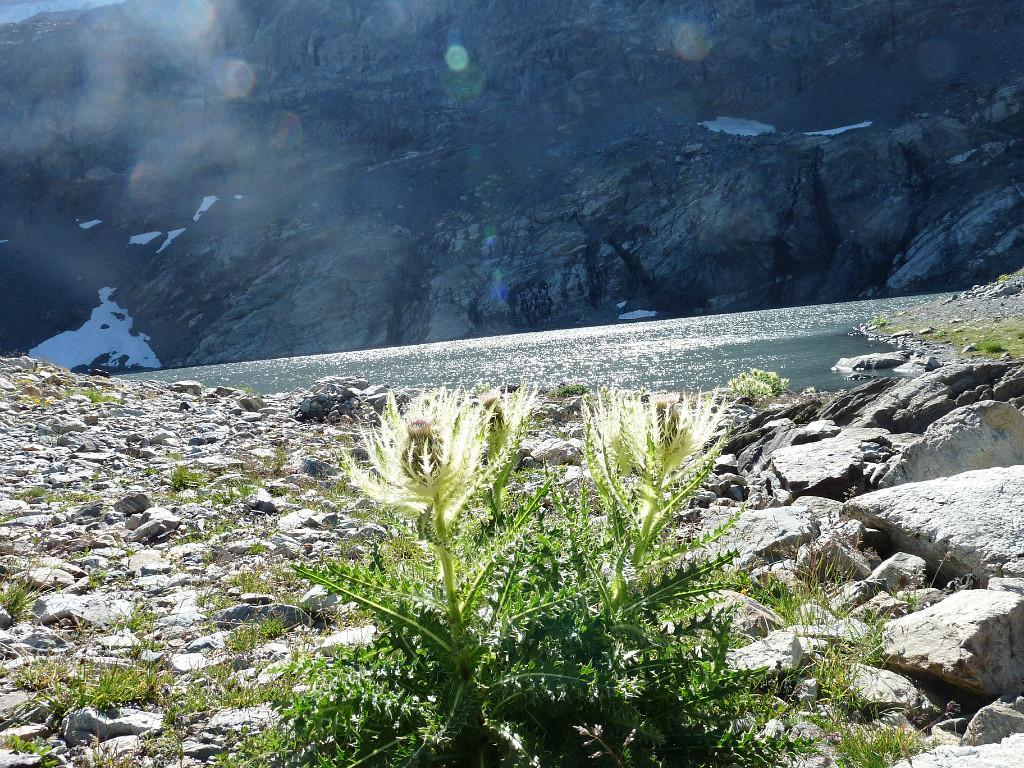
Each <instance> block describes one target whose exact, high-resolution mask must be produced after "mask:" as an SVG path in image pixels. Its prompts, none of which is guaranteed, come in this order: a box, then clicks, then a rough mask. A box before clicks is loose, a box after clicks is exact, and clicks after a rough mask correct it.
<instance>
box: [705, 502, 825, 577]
mask: <svg viewBox="0 0 1024 768" xmlns="http://www.w3.org/2000/svg"><path fill="white" fill-rule="evenodd" d="M734 511H735V510H734V509H732V508H726V509H724V510H722V509H721V508H718V509H717V510H713V511H712V512H711V514H709V515H708V517H707V518H705V520H704V532H706V533H708V532H710V531H712V530H714V529H715V528H717V527H719V526H720V525H722V524H723V523H725V522H726V521H727V520H728V519H729V517H730V516H731V515H732V514H733V513H734ZM816 532H817V526H816V525H815V522H814V517H813V515H812V514H811V512H810V510H808V509H806V508H804V507H773V508H771V509H748V510H746V511H744V512H742V513H741V514H740V516H739V518H738V519H737V520H736V522H735V523H734V524H733V525H732V527H730V528H729V529H728V530H727V531H726V532H725V534H724V535H723V536H722V537H721V538H719V539H718V540H717V541H716V542H714V544H712V545H711V547H710V549H711V550H712V551H713V552H724V551H726V550H736V551H738V552H739V558H738V560H737V565H740V566H745V565H749V564H751V563H753V562H754V561H755V560H757V559H762V560H775V559H779V558H780V557H787V556H793V555H795V554H796V553H797V551H798V550H799V548H800V545H802V544H805V543H806V542H808V541H810V540H811V538H812V537H813V536H814V535H815V533H816Z"/></svg>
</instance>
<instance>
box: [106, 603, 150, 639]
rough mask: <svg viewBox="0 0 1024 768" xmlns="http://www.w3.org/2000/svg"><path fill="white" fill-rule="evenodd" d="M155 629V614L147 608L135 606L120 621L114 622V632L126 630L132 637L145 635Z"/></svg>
mask: <svg viewBox="0 0 1024 768" xmlns="http://www.w3.org/2000/svg"><path fill="white" fill-rule="evenodd" d="M155 627H156V614H155V613H153V612H152V611H150V610H149V609H147V608H143V607H140V606H135V608H134V609H133V610H132V612H131V614H130V615H129V616H127V617H126V618H124V619H122V620H121V621H118V622H115V623H114V625H113V629H114V630H115V631H117V630H122V629H127V630H128V631H129V632H131V633H132V634H134V635H146V634H149V633H150V632H152V631H153V630H154V629H155Z"/></svg>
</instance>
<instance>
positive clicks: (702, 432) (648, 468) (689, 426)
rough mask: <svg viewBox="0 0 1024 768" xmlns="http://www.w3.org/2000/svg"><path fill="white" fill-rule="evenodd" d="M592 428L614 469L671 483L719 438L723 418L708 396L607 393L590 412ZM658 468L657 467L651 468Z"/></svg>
mask: <svg viewBox="0 0 1024 768" xmlns="http://www.w3.org/2000/svg"><path fill="white" fill-rule="evenodd" d="M587 410H588V413H587V418H588V427H589V428H590V429H592V430H594V431H595V432H596V436H597V438H598V439H597V440H595V445H596V447H597V449H598V450H599V451H600V452H602V453H603V456H602V457H601V458H602V459H603V460H604V461H606V462H607V463H608V465H609V467H610V468H613V469H617V470H618V471H619V472H620V473H622V474H631V473H633V472H644V473H648V474H654V475H656V476H660V477H662V478H664V479H665V481H666V482H671V480H672V479H673V476H674V475H675V474H677V473H678V472H679V471H680V470H682V469H685V468H687V467H688V466H689V464H690V460H691V459H692V458H693V457H694V456H696V455H697V454H698V453H699V452H700V450H701V448H703V446H704V445H706V444H707V443H708V442H710V440H711V439H712V438H713V437H714V435H715V432H716V431H717V430H718V426H719V422H720V417H719V415H718V414H717V413H716V412H715V410H714V405H713V403H712V401H711V399H710V398H708V397H706V396H703V395H696V396H682V397H679V396H676V395H659V396H655V397H649V398H645V397H644V396H643V395H641V394H639V393H635V392H619V391H612V392H606V393H602V395H601V396H600V397H599V398H598V399H597V402H596V403H595V404H594V405H593V406H590V407H588V409H587ZM652 462H653V465H652Z"/></svg>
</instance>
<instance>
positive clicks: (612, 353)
mask: <svg viewBox="0 0 1024 768" xmlns="http://www.w3.org/2000/svg"><path fill="white" fill-rule="evenodd" d="M932 298H935V297H934V296H917V297H907V298H899V299H881V300H875V301H861V302H849V303H844V304H822V305H817V306H809V307H790V308H786V309H771V310H763V311H759V312H742V313H736V314H728V315H712V316H707V317H690V318H682V319H678V320H664V321H659V322H645V323H630V324H623V325H612V326H597V327H591V328H572V329H568V330H560V331H546V332H543V333H524V334H518V335H513V336H491V337H487V338H482V339H467V340H463V341H451V342H441V343H437V344H420V345H416V346H408V347H392V348H389V349H373V350H365V351H361V352H342V353H337V354H327V355H311V356H307V357H291V358H279V359H275V360H257V361H253V362H247V363H227V364H224V365H211V366H204V367H200V368H183V369H176V370H167V371H157V372H149V373H144V374H135V375H134V376H133V378H145V379H159V380H163V381H174V380H178V379H186V378H187V379H198V380H199V381H202V382H203V383H205V384H208V385H211V386H212V385H225V386H248V387H253V388H255V389H257V390H259V391H262V392H280V391H286V390H291V389H297V388H300V387H305V386H308V385H309V384H310V383H311V382H312V381H314V380H316V379H318V378H320V377H323V376H330V375H358V376H363V377H365V378H367V379H368V380H369V381H370V382H371V383H374V384H388V385H393V386H416V387H421V386H437V385H448V386H455V385H464V386H474V385H477V384H482V383H491V384H502V383H514V382H519V381H523V380H525V381H529V382H532V383H536V384H537V385H539V386H555V385H557V384H559V383H562V382H579V383H582V384H587V385H589V386H592V387H595V386H619V387H648V388H651V389H708V388H711V387H716V386H720V385H722V384H725V383H726V382H727V381H728V380H729V379H730V378H731V377H733V376H735V375H736V374H737V373H738V372H740V371H743V370H746V369H748V368H765V369H769V370H774V371H778V372H779V373H780V374H782V375H783V376H786V377H787V378H789V379H791V380H792V386H793V387H794V388H800V389H802V388H804V387H816V388H817V389H838V388H842V387H845V386H849V384H850V383H849V382H848V381H847V380H846V379H844V378H843V377H841V376H840V375H838V374H836V373H833V372H832V371H831V370H830V368H831V366H832V364H833V363H834V362H835V361H836V360H837V359H838V358H840V357H848V356H851V355H857V354H862V353H864V352H868V351H871V345H870V344H869V343H868V342H867V341H866V340H865V339H864V338H861V337H857V336H850V335H849V330H850V328H851V327H852V326H854V325H856V324H858V323H862V322H866V321H868V320H870V319H871V318H872V317H875V316H877V315H886V314H888V315H891V314H893V313H895V312H898V311H899V310H901V309H905V308H906V307H908V306H911V305H913V304H916V303H919V302H921V301H926V300H929V299H932Z"/></svg>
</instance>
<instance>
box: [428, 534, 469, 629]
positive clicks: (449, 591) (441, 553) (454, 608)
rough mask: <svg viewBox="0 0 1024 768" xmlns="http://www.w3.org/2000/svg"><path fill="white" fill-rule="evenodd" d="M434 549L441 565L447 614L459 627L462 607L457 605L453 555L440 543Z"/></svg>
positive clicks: (457, 595)
mask: <svg viewBox="0 0 1024 768" xmlns="http://www.w3.org/2000/svg"><path fill="white" fill-rule="evenodd" d="M434 551H435V552H436V553H437V560H438V563H439V564H440V566H441V581H442V583H443V584H444V591H445V596H446V597H447V598H448V613H449V616H450V617H451V620H452V623H453V624H454V625H455V626H457V627H461V626H462V608H461V606H460V605H459V594H458V589H457V587H456V578H455V557H454V556H453V555H452V553H451V552H449V551H448V548H447V547H445V546H442V545H440V544H439V545H437V546H436V547H435V548H434Z"/></svg>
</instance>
